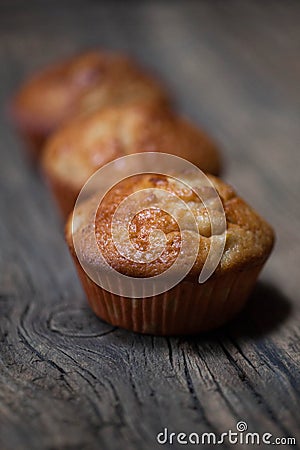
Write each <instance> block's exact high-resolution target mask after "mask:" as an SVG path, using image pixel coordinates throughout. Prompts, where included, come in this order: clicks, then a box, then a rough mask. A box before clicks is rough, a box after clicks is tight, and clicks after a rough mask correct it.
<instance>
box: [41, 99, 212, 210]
mask: <svg viewBox="0 0 300 450" xmlns="http://www.w3.org/2000/svg"><path fill="white" fill-rule="evenodd" d="M147 151H152V152H153V151H154V152H164V153H170V154H173V155H176V156H181V157H182V158H185V159H187V160H189V161H190V162H192V163H193V164H195V165H196V166H198V167H199V168H200V169H202V170H203V171H205V172H210V173H213V174H218V173H219V172H220V170H221V162H220V156H219V152H218V150H217V147H216V145H215V144H214V142H213V141H212V140H211V139H210V138H209V137H208V136H207V135H206V134H205V133H204V132H203V131H201V130H199V129H198V128H196V127H195V126H194V125H192V124H191V123H189V122H188V121H187V120H185V119H184V118H182V117H180V116H178V115H177V114H175V113H174V112H172V111H170V110H169V109H168V108H164V107H162V106H161V105H157V104H153V103H152V104H150V103H147V104H146V103H143V104H137V103H135V104H130V105H123V106H118V107H110V108H106V109H105V110H102V111H95V112H92V113H90V114H88V115H86V116H85V117H82V118H80V119H77V120H73V121H71V122H70V123H68V124H67V125H66V126H65V127H63V128H61V129H60V130H59V131H58V132H57V133H56V134H55V135H54V136H52V138H51V139H50V140H49V141H48V143H47V146H46V148H45V152H44V155H43V160H42V166H43V170H44V173H45V174H46V177H47V178H48V180H49V182H50V186H52V189H53V191H54V195H55V197H56V198H57V200H58V203H59V204H60V206H61V209H62V211H63V213H64V214H68V213H69V212H70V211H71V210H72V208H73V206H74V203H75V200H76V197H77V195H78V194H79V192H80V190H81V188H82V187H83V185H84V183H85V182H86V181H87V179H88V178H89V177H90V176H91V175H92V174H93V173H94V172H95V171H96V170H97V169H99V168H100V167H102V166H103V165H105V164H106V163H108V162H110V161H112V160H113V159H115V158H118V157H121V156H125V155H129V154H132V153H137V152H147Z"/></svg>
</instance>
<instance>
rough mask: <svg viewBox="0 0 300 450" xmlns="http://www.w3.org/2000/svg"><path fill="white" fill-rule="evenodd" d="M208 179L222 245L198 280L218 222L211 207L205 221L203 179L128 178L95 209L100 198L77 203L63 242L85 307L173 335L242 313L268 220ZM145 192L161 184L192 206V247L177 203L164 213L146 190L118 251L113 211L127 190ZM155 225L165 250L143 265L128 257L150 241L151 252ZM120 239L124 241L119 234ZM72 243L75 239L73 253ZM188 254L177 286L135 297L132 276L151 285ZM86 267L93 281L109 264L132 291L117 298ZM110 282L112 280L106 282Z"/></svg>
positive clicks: (267, 237)
mask: <svg viewBox="0 0 300 450" xmlns="http://www.w3.org/2000/svg"><path fill="white" fill-rule="evenodd" d="M208 178H209V180H210V181H211V182H212V185H213V186H214V187H215V189H216V191H217V193H218V195H219V197H220V199H221V202H222V203H221V204H222V205H223V208H224V212H225V218H226V221H225V225H226V233H225V234H224V236H225V241H224V242H225V246H224V249H223V250H222V252H221V257H220V260H219V263H218V264H217V267H216V270H215V271H214V272H213V274H212V275H211V276H210V277H209V278H208V279H207V280H206V281H205V282H204V283H201V284H200V283H199V282H198V277H199V273H200V272H201V270H202V268H203V266H204V263H205V261H206V260H207V256H208V254H209V250H210V247H211V245H213V244H212V241H213V238H217V237H218V236H213V234H212V223H213V222H216V223H218V221H219V213H220V212H219V211H218V209H217V208H215V206H214V204H213V205H212V211H213V213H212V216H211V221H208V217H207V210H206V208H205V207H204V204H203V202H202V201H201V200H200V199H199V196H198V193H199V192H200V193H201V192H202V193H203V192H204V193H205V195H206V198H207V199H208V201H209V200H210V195H211V194H210V192H209V191H207V186H202V185H201V183H200V184H199V185H197V183H198V182H197V180H196V182H195V180H193V179H192V178H190V175H189V174H185V182H186V183H187V184H184V185H182V182H181V181H178V180H176V179H173V178H172V177H170V176H165V175H159V174H157V175H156V174H155V175H153V174H143V175H137V176H134V177H130V178H128V179H126V180H123V181H122V182H120V183H118V184H117V185H115V186H114V187H113V188H112V189H111V190H110V191H109V192H108V193H107V194H106V196H105V197H104V198H103V199H102V201H101V202H100V205H98V206H97V202H98V201H99V199H98V198H97V197H96V196H95V197H94V198H93V197H92V198H91V199H89V200H87V201H85V202H83V203H82V204H81V205H80V206H79V207H78V210H77V213H76V217H75V218H74V221H73V224H72V217H70V218H69V220H68V222H67V225H66V240H67V243H68V246H69V248H70V252H71V254H72V256H73V259H74V262H75V265H76V268H77V271H78V274H79V276H80V279H81V281H82V284H83V287H84V290H85V292H86V295H87V298H88V301H89V303H90V306H91V308H92V309H93V311H94V312H95V314H96V315H97V316H99V317H100V318H102V319H103V320H105V321H106V322H108V323H110V324H112V325H115V326H120V327H123V328H126V329H128V330H132V331H135V332H139V333H147V334H154V335H179V334H196V333H200V332H205V331H208V330H211V329H214V328H216V327H219V326H221V325H222V324H224V323H226V322H227V321H228V320H230V319H231V318H232V317H234V316H235V315H236V314H237V313H238V312H239V311H240V310H241V308H242V307H243V306H244V304H245V302H246V300H247V298H248V297H249V294H250V292H251V290H252V287H253V286H254V284H255V281H256V279H257V277H258V275H259V273H260V271H261V270H262V268H263V265H264V263H265V262H266V260H267V258H268V256H269V254H270V252H271V250H272V247H273V242H274V233H273V230H272V228H271V227H270V225H268V223H267V222H265V221H264V220H263V219H262V218H261V217H260V216H259V215H258V214H257V213H256V212H255V211H254V210H253V209H252V208H251V207H250V206H248V205H247V203H246V202H245V201H244V200H242V199H241V198H240V197H239V196H237V194H236V193H235V191H234V190H233V189H232V188H231V187H230V186H228V185H227V184H225V183H224V182H222V181H221V180H219V179H218V178H216V177H213V176H210V175H209V176H208ZM181 179H182V178H181ZM191 186H192V187H191ZM145 189H150V190H151V191H152V190H153V189H155V190H156V189H159V190H162V191H164V194H165V193H171V194H174V195H175V196H176V198H179V200H180V201H183V202H184V205H186V206H187V207H188V208H190V210H191V211H192V213H193V216H194V218H195V221H196V222H195V223H196V228H197V232H198V233H199V245H198V246H197V247H195V244H194V238H195V231H193V230H192V228H191V222H190V218H189V217H187V216H186V213H185V211H184V209H181V206H180V207H178V204H177V206H176V207H175V206H174V204H173V203H172V201H169V200H167V202H169V204H168V205H167V206H168V208H167V209H168V212H166V211H165V208H159V207H157V205H156V198H155V197H156V194H155V193H152V195H151V194H149V196H148V197H146V199H145V201H144V203H143V205H144V207H143V209H142V210H141V211H140V212H138V213H136V214H134V217H133V218H132V220H131V221H130V224H129V226H128V233H129V237H130V245H129V244H128V245H127V244H125V249H124V247H123V252H120V251H119V249H118V247H117V244H116V239H115V236H114V237H113V235H112V218H113V215H114V214H115V213H116V210H117V208H118V207H119V205H120V204H122V202H123V201H125V200H126V199H128V198H130V196H131V195H132V193H133V192H141V190H145ZM155 192H156V191H155ZM196 192H197V194H196ZM201 198H202V197H201ZM95 205H96V206H95ZM95 211H96V213H95ZM131 212H132V211H131V207H130V206H129V207H127V213H128V215H129V216H130V214H131ZM175 216H176V217H181V219H182V221H183V229H184V230H185V232H186V236H187V239H188V243H187V245H188V247H187V248H186V249H185V251H184V252H183V251H182V248H181V245H182V242H181V236H182V235H183V234H182V229H181V231H180V230H179V229H178V223H176V221H175V220H174V217H175ZM72 227H73V230H72ZM154 229H156V230H157V229H159V230H160V231H163V232H164V234H165V237H166V240H165V246H164V250H163V251H162V252H161V253H159V256H158V257H157V258H156V259H155V258H154V259H151V260H150V261H149V262H147V258H146V262H145V260H143V262H139V261H137V260H136V259H134V258H133V257H132V256H131V251H132V249H133V248H135V249H136V250H137V251H139V252H141V253H140V254H141V255H143V252H146V254H147V251H148V250H149V246H151V249H150V250H149V251H151V252H153V251H155V250H156V248H155V247H156V244H157V241H156V238H152V241H151V242H150V240H149V236H150V233H151V232H153V230H154ZM72 231H73V234H72ZM91 236H93V237H92V238H91ZM91 239H95V242H96V247H95V246H93V245H92V244H91V242H92V241H91ZM120 239H121V241H122V239H123V237H122V236H121V237H120ZM75 241H77V242H79V247H77V248H76V251H75V247H74V242H75ZM130 246H132V248H131V249H130ZM147 249H148V250H147ZM99 250H100V251H99ZM191 252H194V253H195V259H194V263H193V265H192V266H191V268H190V270H189V272H188V273H187V275H185V276H184V277H183V278H182V279H181V281H179V282H178V284H176V285H175V284H174V286H173V287H172V288H171V289H169V290H167V291H166V292H162V293H160V294H158V295H156V294H154V295H152V296H151V295H150V296H149V295H147V296H145V298H135V294H134V293H135V287H134V282H135V280H136V279H142V280H147V279H150V280H151V279H152V280H153V282H154V280H155V278H154V277H156V276H157V275H159V274H160V273H163V272H164V271H165V270H167V269H168V268H169V267H170V266H172V264H174V260H175V259H176V258H177V256H178V255H180V258H181V261H180V264H179V265H178V267H177V269H176V270H179V272H180V270H183V268H184V266H185V262H186V260H187V258H188V255H189V253H191ZM100 254H101V255H102V256H103V257H104V259H105V261H106V262H107V264H108V265H107V267H108V269H107V268H106V267H105V265H103V261H102V259H101V258H100V257H99V255H100ZM79 260H80V262H79ZM141 261H142V257H141ZM82 264H84V265H85V269H84V268H83V266H82ZM86 265H87V266H88V267H89V270H90V271H89V273H92V272H93V271H95V273H96V272H97V274H98V279H99V280H102V281H103V280H104V282H106V279H108V278H109V276H110V268H113V269H114V270H115V271H117V272H118V273H119V274H122V275H125V276H126V279H127V280H129V286H130V280H131V279H132V295H126V296H125V295H117V294H116V293H114V292H115V286H113V285H111V286H112V289H107V290H106V289H104V288H103V287H100V286H99V285H98V283H96V282H95V281H93V279H95V278H93V277H90V275H88V274H87V272H86V267H87V266H86ZM178 268H179V269H178ZM175 275H176V277H177V276H178V279H180V276H181V274H180V273H176V272H175ZM92 278H93V279H92ZM109 283H110V281H108V285H109V286H110V284H109ZM114 284H115V285H116V284H117V282H114Z"/></svg>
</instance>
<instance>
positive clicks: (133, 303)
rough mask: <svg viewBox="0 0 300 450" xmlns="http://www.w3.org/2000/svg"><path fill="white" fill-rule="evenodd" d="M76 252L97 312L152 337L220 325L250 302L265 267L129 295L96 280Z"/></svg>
mask: <svg viewBox="0 0 300 450" xmlns="http://www.w3.org/2000/svg"><path fill="white" fill-rule="evenodd" d="M72 254H73V258H74V260H75V265H76V268H77V271H78V274H79V277H80V279H81V281H82V285H83V288H84V290H85V293H86V296H87V299H88V302H89V304H90V306H91V308H92V310H93V311H94V312H95V314H96V315H97V316H98V317H100V318H101V319H103V320H105V321H106V322H108V323H110V324H111V325H114V326H118V327H122V328H126V329H127V330H131V331H134V332H138V333H145V334H153V335H180V334H197V333H201V332H205V331H209V330H212V329H214V328H217V327H219V326H221V325H222V324H224V323H225V322H227V321H229V320H230V319H231V318H233V317H234V316H235V315H236V314H237V313H238V312H239V311H240V310H241V309H242V307H243V306H244V305H245V303H246V301H247V298H248V296H249V294H250V292H251V290H252V288H253V286H254V284H255V281H256V279H257V277H258V275H259V272H260V271H261V269H262V267H263V265H259V266H255V267H251V268H248V269H245V270H243V271H239V272H238V271H236V272H232V273H228V274H224V275H220V276H218V277H212V278H210V279H209V280H208V281H206V282H205V283H203V284H199V283H197V281H195V282H193V281H189V280H186V279H185V280H183V281H181V282H180V283H179V284H178V285H177V286H175V287H174V288H172V289H170V290H169V291H166V292H164V293H163V294H159V295H154V296H152V297H146V298H134V295H133V296H132V298H128V297H121V296H118V295H115V294H112V293H110V292H108V291H106V290H105V289H103V288H101V287H100V286H98V285H97V284H96V283H94V282H93V281H92V280H91V278H90V277H89V276H88V275H87V274H86V273H85V271H84V270H83V269H82V267H81V265H80V264H79V262H78V260H77V258H76V255H74V253H73V252H72ZM103 277H105V273H103ZM107 282H109V279H108V278H107ZM132 292H133V293H134V283H132Z"/></svg>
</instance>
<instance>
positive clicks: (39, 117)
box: [12, 51, 167, 133]
mask: <svg viewBox="0 0 300 450" xmlns="http://www.w3.org/2000/svg"><path fill="white" fill-rule="evenodd" d="M139 98H144V99H146V100H147V99H151V100H155V101H159V102H167V95H166V93H165V92H164V90H163V89H162V87H161V86H160V85H159V83H158V82H157V81H156V80H155V79H153V78H152V77H151V76H149V75H148V74H147V73H145V72H144V71H143V69H142V68H141V67H139V66H138V65H137V64H136V63H135V62H134V61H133V60H132V59H130V58H129V57H126V56H123V55H120V54H117V53H113V52H104V51H90V52H86V53H82V54H80V55H77V56H75V57H73V58H70V59H68V60H65V61H63V62H61V63H57V64H54V65H53V66H50V67H49V68H47V69H46V70H44V71H42V72H40V73H38V74H37V75H35V76H33V77H32V78H30V79H29V80H28V82H27V83H25V84H24V85H23V86H22V87H21V89H20V90H19V92H18V93H17V95H16V96H15V97H14V100H13V103H12V112H13V116H14V117H15V118H16V120H17V121H19V122H21V123H22V124H23V125H25V126H28V127H33V128H34V129H38V130H41V131H44V132H45V133H50V132H52V131H53V129H55V128H56V127H57V126H58V125H59V124H61V123H62V121H64V120H65V119H67V118H69V117H74V116H76V115H80V114H81V113H84V112H86V111H88V110H91V109H93V108H95V107H97V108H102V107H104V106H106V105H111V104H121V103H124V102H127V101H131V100H135V99H139Z"/></svg>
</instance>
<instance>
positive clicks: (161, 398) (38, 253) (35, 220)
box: [0, 0, 300, 450]
mask: <svg viewBox="0 0 300 450" xmlns="http://www.w3.org/2000/svg"><path fill="white" fill-rule="evenodd" d="M96 45H100V46H105V47H109V48H117V49H124V50H126V51H130V52H131V53H133V54H134V55H136V56H137V57H139V58H140V59H141V60H142V61H143V62H144V63H146V64H148V65H150V66H152V67H153V68H155V69H156V70H157V71H158V72H159V73H160V74H161V75H162V76H163V77H164V79H165V80H166V82H168V83H169V85H170V87H171V88H172V89H173V91H174V93H175V94H176V95H177V99H178V104H179V108H180V109H181V110H182V111H184V112H185V113H187V114H189V115H190V116H191V117H192V118H193V119H194V120H196V121H198V122H199V123H202V124H203V126H204V127H206V128H207V129H208V130H209V131H210V132H211V133H212V135H213V136H214V137H215V138H216V140H217V141H219V143H220V145H221V146H222V149H223V153H224V158H225V161H226V174H225V177H226V179H227V180H229V181H230V182H231V183H232V184H233V185H234V186H235V187H237V188H238V190H239V192H240V193H241V194H243V196H244V197H245V198H246V199H247V200H248V201H249V202H250V203H251V204H252V205H253V206H255V207H256V208H257V209H258V211H260V212H261V213H262V214H263V215H264V216H265V217H266V218H267V219H268V220H269V221H270V222H271V223H272V224H273V225H274V227H275V229H276V232H277V237H278V240H277V245H276V248H275V251H274V253H273V255H272V258H271V259H270V261H269V262H268V264H267V267H266V269H265V271H264V273H263V275H262V277H261V279H260V282H259V283H258V285H257V288H256V290H255V292H254V294H253V295H252V297H251V300H250V302H249V306H248V307H247V309H246V311H244V313H243V314H242V315H241V316H240V317H239V318H238V319H236V320H235V321H234V322H233V323H232V324H230V325H228V326H227V327H225V328H224V329H222V330H220V331H218V332H216V333H212V334H209V335H205V336H199V337H196V338H184V337H182V338H172V339H166V338H158V337H150V336H139V335H134V334H131V333H129V332H126V331H123V330H120V329H115V328H112V327H111V326H109V325H107V324H105V323H103V322H101V321H100V320H97V319H96V318H95V317H94V316H93V314H92V313H91V312H90V311H89V309H88V307H87V305H86V300H85V298H84V294H83V292H82V290H81V288H80V285H79V282H78V281H77V278H76V275H75V271H74V269H73V266H72V263H71V260H70V257H69V255H68V251H67V249H66V246H65V244H64V240H63V236H62V233H61V224H60V221H59V218H58V216H57V213H56V210H55V208H54V204H53V202H52V200H51V198H50V195H49V193H48V192H47V190H46V188H45V186H44V185H43V183H42V180H41V179H40V177H39V175H38V174H37V173H36V172H35V170H34V169H33V168H32V167H31V166H30V164H29V163H28V161H27V160H26V158H25V156H24V154H23V151H22V144H21V142H20V141H19V140H18V138H17V136H16V135H15V133H14V131H13V130H12V128H11V127H10V125H9V122H8V120H7V118H6V117H5V114H4V108H5V105H6V103H7V101H8V99H9V97H10V95H11V94H12V92H13V91H14V89H15V88H16V87H17V86H18V85H19V83H20V82H21V81H22V80H23V78H24V77H25V76H26V75H27V74H29V73H30V72H32V71H34V70H35V69H36V68H38V67H40V66H42V65H43V64H46V63H48V62H50V61H53V60H55V59H57V58H58V57H61V56H63V55H68V54H69V53H72V52H74V51H76V50H79V49H82V48H85V47H88V46H96ZM299 47H300V4H299V2H296V1H290V0H287V1H265V2H262V1H254V2H253V1H233V0H230V1H226V2H225V1H198V2H196V1H195V2H189V1H182V2H179V1H158V0H157V1H152V2H150V1H149V2H145V1H144V2H140V1H136V2H133V1H132V2H107V3H98V2H94V1H87V2H83V1H73V2H67V1H64V0H61V1H56V0H55V1H51V2H50V1H49V2H47V1H41V2H37V1H32V2H27V1H25V0H24V1H17V2H16V1H9V0H6V1H3V0H2V1H1V3H0V58H1V65H0V98H1V110H2V111H1V124H0V127H1V128H0V139H1V140H0V142H1V159H0V215H1V216H0V217H1V220H0V244H1V251H0V310H1V312H0V363H1V367H0V412H1V416H0V417H1V418H0V427H1V428H0V442H1V445H0V447H1V450H21V449H22V450H23V449H26V450H27V449H28V450H44V449H62V450H63V449H71V450H76V449H104V450H110V449H136V450H144V449H145V450H146V449H147V450H148V449H149V450H152V449H154V448H158V444H156V435H157V433H158V432H160V431H162V428H163V427H168V428H169V430H170V432H171V431H174V432H177V433H178V432H180V431H183V432H191V431H196V432H198V433H201V432H204V431H215V432H220V433H221V432H224V431H227V430H228V429H229V428H232V429H235V425H236V422H237V421H239V420H244V421H246V422H247V423H248V427H249V431H257V432H261V433H263V432H270V433H272V434H273V435H274V436H276V437H277V436H278V437H280V436H294V437H297V438H298V442H300V420H299V419H300V402H299V400H300V399H299V394H300V375H299V369H300V356H299V349H300V341H299V335H300V330H299V302H300V295H299V254H300V250H299V249H300V237H299V232H300V211H299V195H298V194H299V191H300V177H299V169H300V148H299V147H300V126H299V125H300V120H299V115H300V114H299V112H300V108H299V100H300V87H299V86H300V58H299V53H300V52H299V50H300V48H299ZM169 448H171V447H169ZM172 448H179V447H178V446H177V447H176V445H174V446H173V447H172ZM224 448H229V446H224ZM232 448H237V446H235V447H232ZM294 448H295V447H294Z"/></svg>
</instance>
